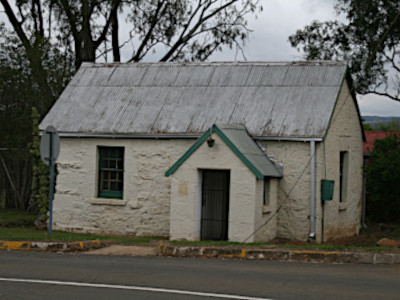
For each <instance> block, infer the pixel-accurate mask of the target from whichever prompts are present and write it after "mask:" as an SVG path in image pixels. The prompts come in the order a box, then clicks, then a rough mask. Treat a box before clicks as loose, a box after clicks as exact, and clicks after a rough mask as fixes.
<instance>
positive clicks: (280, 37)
mask: <svg viewBox="0 0 400 300" xmlns="http://www.w3.org/2000/svg"><path fill="white" fill-rule="evenodd" d="M260 2H261V3H262V5H263V7H264V10H263V12H261V13H259V14H258V17H257V19H254V18H251V19H250V20H249V27H250V28H251V29H253V33H252V34H251V37H250V39H249V41H248V42H247V45H246V47H245V57H246V58H247V60H249V61H293V60H301V59H302V54H301V53H299V52H297V50H296V49H294V48H292V47H291V46H290V44H289V42H288V37H289V35H291V34H293V33H295V32H296V30H297V29H300V28H303V27H304V26H305V25H308V24H310V23H311V22H312V21H313V20H320V21H325V20H332V19H334V18H337V17H338V16H337V15H336V13H335V11H334V8H333V6H334V3H335V1H334V0H261V1H260ZM0 20H5V14H4V13H0ZM121 27H122V26H121ZM121 35H122V36H121V38H120V40H121V41H124V40H126V39H127V36H128V33H127V32H126V33H125V34H124V33H123V32H122V33H121ZM129 54H131V51H130V49H129V45H128V46H127V47H125V48H124V49H122V51H121V55H122V57H123V58H124V56H125V57H126V59H127V57H128V56H129ZM152 59H155V57H153V58H150V60H152ZM210 60H211V61H222V60H223V61H232V60H243V57H242V56H241V55H239V54H237V53H236V51H232V50H231V51H228V50H225V51H223V52H222V53H217V54H215V55H213V56H212V57H211V58H210ZM358 103H359V106H360V111H361V114H362V115H378V116H398V117H400V102H396V101H393V100H386V99H385V98H383V97H379V96H375V95H372V96H362V97H359V99H358Z"/></svg>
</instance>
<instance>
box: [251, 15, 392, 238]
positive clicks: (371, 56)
mask: <svg viewBox="0 0 400 300" xmlns="http://www.w3.org/2000/svg"><path fill="white" fill-rule="evenodd" d="M399 16H400V11H399V12H398V13H397V14H396V16H395V17H394V19H393V21H392V22H391V23H390V25H389V27H388V28H387V29H386V31H385V32H384V34H383V35H382V37H381V39H380V40H379V42H378V44H377V45H376V47H375V49H374V51H373V52H372V54H371V55H370V56H369V58H368V61H367V63H366V64H365V67H364V72H366V70H367V68H368V66H369V65H370V64H371V62H372V59H373V57H374V56H375V54H376V52H378V49H379V47H380V46H381V44H382V43H383V41H384V40H385V38H386V36H387V35H388V34H389V31H390V29H392V27H393V25H394V24H395V23H396V21H397V19H398V18H399ZM353 92H355V87H354V85H353V86H352V87H351V89H350V93H349V95H347V97H346V99H345V100H344V101H343V103H342V105H341V106H340V108H339V110H338V111H337V113H336V116H335V117H334V118H333V119H332V121H331V122H330V125H329V127H331V126H332V125H333V124H334V123H335V121H336V119H337V117H338V116H339V115H340V112H341V111H342V109H343V107H344V105H345V104H346V103H347V99H349V98H350V96H351V95H352V93H353ZM355 100H356V99H355ZM361 126H362V125H361ZM322 143H323V145H324V160H325V162H324V163H325V178H326V158H325V139H324V141H323V142H322ZM316 153H317V151H315V152H314V154H313V155H312V156H310V158H309V160H308V162H307V164H306V166H305V167H304V169H303V171H302V172H301V174H300V176H299V177H298V178H297V180H296V182H295V183H294V184H293V186H292V188H291V189H290V191H289V193H288V194H287V195H286V198H285V199H284V200H283V201H282V203H281V204H280V205H279V207H278V208H277V209H276V210H275V211H274V213H273V214H272V215H271V216H270V217H269V218H268V219H267V220H266V221H265V222H264V223H263V224H261V225H260V226H259V227H258V228H257V229H256V230H255V231H253V233H252V234H250V235H249V236H248V237H247V238H246V239H244V240H243V243H246V242H247V240H248V239H249V238H251V237H252V236H253V235H255V234H256V233H257V232H258V231H260V229H261V228H263V227H264V226H266V225H267V224H268V223H269V222H270V221H271V220H272V218H273V217H275V215H276V214H277V213H278V212H279V211H280V210H281V208H282V207H283V204H285V203H286V201H287V200H288V199H289V196H290V194H291V193H292V191H293V189H294V188H295V187H296V185H297V184H298V183H299V181H300V179H301V177H303V175H304V173H305V171H306V170H307V168H308V166H309V164H310V162H311V159H312V158H313V156H315V154H316Z"/></svg>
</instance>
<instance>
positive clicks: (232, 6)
mask: <svg viewBox="0 0 400 300" xmlns="http://www.w3.org/2000/svg"><path fill="white" fill-rule="evenodd" d="M10 2H11V1H8V0H0V3H1V5H2V7H3V10H4V12H5V14H6V15H7V17H8V20H9V22H10V25H11V28H12V29H11V30H10V29H9V28H7V27H6V26H5V25H4V24H0V33H1V34H0V95H1V103H0V125H1V127H0V148H5V149H11V150H7V151H9V152H7V153H8V154H7V153H6V154H7V155H6V154H3V152H2V153H1V154H2V157H4V158H3V160H4V164H3V163H2V168H0V172H3V174H0V175H5V173H4V172H5V167H4V166H7V165H8V166H10V168H11V169H12V170H13V172H14V173H13V172H10V176H9V177H10V178H11V180H8V181H5V180H4V178H5V176H2V179H1V180H2V181H1V182H0V183H2V184H3V182H6V183H8V185H9V186H7V188H6V191H7V196H8V198H9V194H10V195H13V197H14V198H15V201H14V202H13V203H12V204H11V203H8V205H12V206H14V207H17V208H21V209H25V208H27V207H28V205H29V199H32V197H30V195H29V191H30V185H32V176H31V174H32V155H33V156H34V154H33V152H32V153H31V156H30V154H29V146H28V145H29V144H31V143H32V132H33V128H32V122H33V119H32V115H31V111H32V108H34V107H35V108H37V112H38V119H39V120H40V119H41V118H42V117H43V116H44V115H45V114H46V113H47V111H48V110H49V109H50V107H51V106H52V105H53V103H54V101H55V100H56V99H57V98H58V96H59V95H60V93H61V92H62V90H63V88H64V87H65V86H66V84H67V83H68V81H69V79H70V78H71V76H72V74H73V73H74V72H75V71H76V70H77V68H79V66H80V65H81V63H82V62H84V61H89V62H95V61H96V59H97V58H98V57H99V56H100V55H102V54H106V53H108V52H110V51H112V53H113V57H114V61H120V59H121V55H120V48H121V47H122V46H123V45H124V44H125V43H127V42H132V43H133V44H134V45H135V46H134V47H133V50H132V55H131V56H130V57H129V58H128V60H129V61H132V62H137V61H141V60H143V59H144V58H145V57H146V56H147V55H149V54H152V53H154V52H155V51H157V52H158V53H162V54H161V56H160V57H161V58H160V60H161V61H203V60H206V59H207V58H208V57H209V56H210V55H211V54H212V53H214V52H215V51H221V50H222V47H223V46H228V47H231V48H232V47H234V46H236V47H237V48H238V49H239V50H241V49H242V46H243V45H244V43H245V41H246V39H247V37H248V34H249V32H250V30H249V28H248V27H247V21H246V18H245V17H246V16H247V15H248V14H251V13H255V12H256V10H257V9H261V6H259V5H258V3H259V1H258V0H124V1H122V0H77V1H69V0H17V1H15V2H14V3H11V4H10ZM0 8H1V7H0ZM123 14H124V15H125V16H128V17H127V24H128V25H129V26H131V29H130V36H131V40H130V41H124V42H123V43H120V41H119V30H120V28H121V27H120V26H119V24H118V23H119V18H120V17H121V16H122V15H123ZM110 39H111V48H109V46H107V45H108V42H109V40H110ZM17 152H18V153H20V154H21V155H16V153H17ZM36 154H37V153H36ZM34 161H37V157H35V160H34ZM10 168H7V169H10ZM37 184H38V181H37V180H34V182H33V185H34V190H38V188H39V189H40V187H37ZM11 186H12V187H13V188H11ZM0 189H1V187H0ZM2 193H3V191H1V190H0V196H1V195H2ZM35 203H38V201H36V202H35ZM32 209H34V210H35V209H36V208H32Z"/></svg>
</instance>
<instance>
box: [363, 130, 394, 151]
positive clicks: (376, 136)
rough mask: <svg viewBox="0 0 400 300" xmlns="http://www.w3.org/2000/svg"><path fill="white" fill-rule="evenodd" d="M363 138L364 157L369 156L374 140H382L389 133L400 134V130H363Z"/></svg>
mask: <svg viewBox="0 0 400 300" xmlns="http://www.w3.org/2000/svg"><path fill="white" fill-rule="evenodd" d="M364 132H365V139H366V141H365V142H364V146H363V153H364V157H366V156H369V155H370V153H371V152H372V150H374V143H375V141H376V140H382V139H384V138H385V137H388V136H389V135H391V134H400V131H364Z"/></svg>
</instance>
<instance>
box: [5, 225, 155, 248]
mask: <svg viewBox="0 0 400 300" xmlns="http://www.w3.org/2000/svg"><path fill="white" fill-rule="evenodd" d="M0 240H9V241H45V242H60V241H61V242H71V241H89V240H101V241H109V242H110V243H118V244H126V245H129V244H136V243H149V242H151V241H153V240H156V238H145V237H120V236H108V235H92V234H83V233H71V232H64V231H53V233H52V235H51V236H50V235H48V232H47V231H42V230H38V229H36V228H35V227H0Z"/></svg>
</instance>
